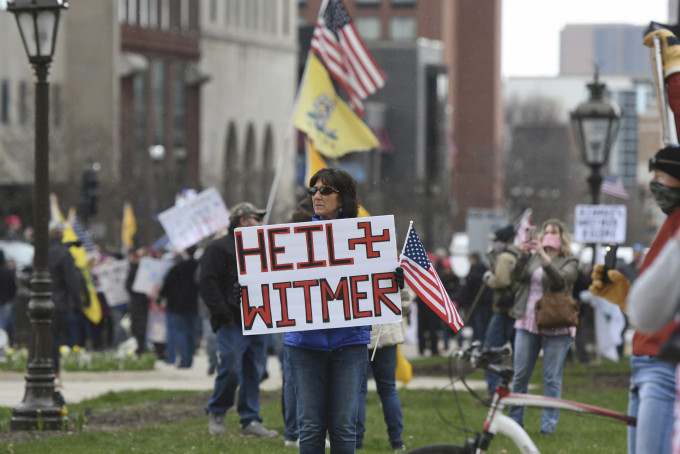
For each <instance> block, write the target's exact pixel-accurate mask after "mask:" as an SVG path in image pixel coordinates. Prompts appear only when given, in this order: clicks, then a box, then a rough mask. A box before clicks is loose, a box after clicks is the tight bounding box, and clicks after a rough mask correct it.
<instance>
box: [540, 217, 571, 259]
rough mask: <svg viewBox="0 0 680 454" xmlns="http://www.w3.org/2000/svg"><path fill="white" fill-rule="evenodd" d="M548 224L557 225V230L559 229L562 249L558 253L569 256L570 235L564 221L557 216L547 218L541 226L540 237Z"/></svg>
mask: <svg viewBox="0 0 680 454" xmlns="http://www.w3.org/2000/svg"><path fill="white" fill-rule="evenodd" d="M549 225H554V226H555V227H557V230H559V231H560V239H561V240H562V250H561V251H560V255H561V256H563V257H571V254H572V253H571V236H570V235H569V232H568V231H567V227H566V226H565V225H564V222H562V221H560V220H559V219H557V218H552V219H548V220H547V221H545V222H544V223H543V226H542V227H541V237H543V232H545V228H546V227H547V226H549Z"/></svg>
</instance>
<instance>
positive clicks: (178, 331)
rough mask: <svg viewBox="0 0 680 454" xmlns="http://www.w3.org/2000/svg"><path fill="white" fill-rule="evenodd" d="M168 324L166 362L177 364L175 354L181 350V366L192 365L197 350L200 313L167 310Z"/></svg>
mask: <svg viewBox="0 0 680 454" xmlns="http://www.w3.org/2000/svg"><path fill="white" fill-rule="evenodd" d="M166 325H167V327H168V336H167V341H166V346H165V351H166V353H165V362H167V363H170V364H175V360H176V359H175V354H176V353H177V352H179V367H191V365H192V364H193V362H194V351H195V350H196V336H197V333H198V315H196V314H180V313H177V312H170V311H167V312H166Z"/></svg>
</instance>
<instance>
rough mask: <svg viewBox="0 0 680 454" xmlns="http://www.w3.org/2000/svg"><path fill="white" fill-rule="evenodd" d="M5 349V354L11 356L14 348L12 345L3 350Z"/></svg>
mask: <svg viewBox="0 0 680 454" xmlns="http://www.w3.org/2000/svg"><path fill="white" fill-rule="evenodd" d="M5 351H6V352H7V355H8V356H12V355H13V354H14V349H13V348H12V347H9V348H8V349H7V350H5Z"/></svg>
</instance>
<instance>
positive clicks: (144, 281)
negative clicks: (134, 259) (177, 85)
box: [132, 257, 174, 295]
mask: <svg viewBox="0 0 680 454" xmlns="http://www.w3.org/2000/svg"><path fill="white" fill-rule="evenodd" d="M173 264H174V262H173V261H172V260H162V259H154V258H151V257H142V258H141V260H140V261H139V268H137V274H135V281H134V282H133V283H132V290H134V291H135V292H137V293H144V294H146V295H152V294H154V293H155V292H156V291H157V290H158V289H159V288H160V287H161V285H163V279H165V275H166V274H167V273H168V271H169V270H170V268H172V265H173Z"/></svg>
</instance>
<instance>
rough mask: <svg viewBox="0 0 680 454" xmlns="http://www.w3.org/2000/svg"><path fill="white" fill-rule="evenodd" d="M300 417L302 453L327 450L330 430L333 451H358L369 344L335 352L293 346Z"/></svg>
mask: <svg viewBox="0 0 680 454" xmlns="http://www.w3.org/2000/svg"><path fill="white" fill-rule="evenodd" d="M288 359H289V360H290V366H291V370H292V372H293V380H294V382H295V391H296V395H297V404H298V412H299V415H300V419H299V421H298V423H299V425H300V438H299V440H300V454H318V453H320V452H324V449H325V443H326V431H328V434H329V438H330V441H331V450H332V452H333V454H351V453H354V449H355V446H356V424H357V410H358V406H359V392H360V390H361V382H362V380H363V377H364V374H365V372H366V362H367V360H368V353H367V347H366V345H348V346H346V347H342V348H339V349H337V350H331V351H317V350H309V349H305V348H297V347H289V348H288Z"/></svg>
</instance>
